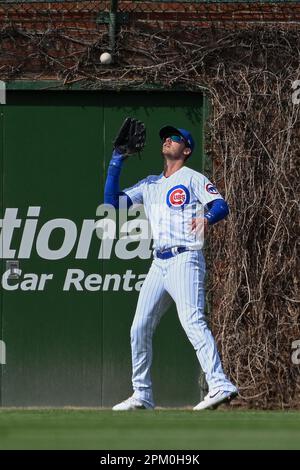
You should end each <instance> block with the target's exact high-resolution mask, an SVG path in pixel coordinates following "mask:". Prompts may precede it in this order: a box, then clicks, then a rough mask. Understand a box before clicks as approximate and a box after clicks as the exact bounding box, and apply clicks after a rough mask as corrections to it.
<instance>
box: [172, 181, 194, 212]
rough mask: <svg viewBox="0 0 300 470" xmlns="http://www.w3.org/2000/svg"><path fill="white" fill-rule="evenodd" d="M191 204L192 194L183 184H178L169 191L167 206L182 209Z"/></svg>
mask: <svg viewBox="0 0 300 470" xmlns="http://www.w3.org/2000/svg"><path fill="white" fill-rule="evenodd" d="M189 202H190V192H189V190H188V188H187V187H186V186H184V185H183V184H178V185H177V186H173V188H171V189H169V191H168V194H167V204H168V206H169V207H172V208H174V209H181V208H182V207H184V206H185V205H186V204H188V203H189Z"/></svg>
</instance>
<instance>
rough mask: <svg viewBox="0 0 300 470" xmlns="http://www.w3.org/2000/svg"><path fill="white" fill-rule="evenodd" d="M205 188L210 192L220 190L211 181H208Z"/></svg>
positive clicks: (214, 192) (213, 192)
mask: <svg viewBox="0 0 300 470" xmlns="http://www.w3.org/2000/svg"><path fill="white" fill-rule="evenodd" d="M205 189H206V191H207V192H208V193H209V194H219V191H218V190H217V188H216V187H215V186H214V185H213V184H211V183H207V185H206V186H205Z"/></svg>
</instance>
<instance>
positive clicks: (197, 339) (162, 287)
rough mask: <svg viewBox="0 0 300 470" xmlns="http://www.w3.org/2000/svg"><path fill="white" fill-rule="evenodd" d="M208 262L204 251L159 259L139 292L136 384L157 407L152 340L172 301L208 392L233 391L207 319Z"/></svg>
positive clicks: (134, 352) (140, 395)
mask: <svg viewBox="0 0 300 470" xmlns="http://www.w3.org/2000/svg"><path fill="white" fill-rule="evenodd" d="M204 278H205V260H204V257H203V253H202V251H201V250H193V251H186V252H184V253H180V254H178V255H176V256H174V257H172V258H169V259H166V260H162V259H159V258H154V260H153V262H152V265H151V267H150V270H149V272H148V274H147V277H146V279H145V281H144V283H143V286H142V288H141V291H140V295H139V299H138V303H137V308H136V313H135V317H134V320H133V323H132V327H131V332H130V335H131V351H132V384H133V390H134V396H135V397H137V398H140V399H141V400H143V401H145V402H147V403H149V404H150V405H151V406H154V402H153V396H152V382H151V375H150V368H151V363H152V336H153V333H154V330H155V328H156V326H157V324H158V323H159V320H160V319H161V317H162V315H163V314H164V313H165V311H166V310H167V309H168V307H169V305H170V303H171V302H172V299H173V300H174V301H175V303H176V307H177V312H178V316H179V320H180V322H181V325H182V327H183V328H184V330H185V332H186V334H187V337H188V338H189V340H190V342H191V343H192V345H193V347H194V349H195V351H196V354H197V357H198V360H199V363H200V365H201V367H202V370H203V371H204V373H205V378H206V381H207V384H208V387H209V391H211V390H213V389H218V390H228V391H234V390H236V387H235V386H234V385H233V384H232V383H231V382H230V381H229V380H228V378H227V377H226V375H225V374H224V372H223V369H222V365H221V361H220V357H219V354H218V351H217V347H216V343H215V340H214V338H213V336H212V334H211V331H210V330H209V328H208V326H207V323H206V318H205V313H204V305H205V290H204Z"/></svg>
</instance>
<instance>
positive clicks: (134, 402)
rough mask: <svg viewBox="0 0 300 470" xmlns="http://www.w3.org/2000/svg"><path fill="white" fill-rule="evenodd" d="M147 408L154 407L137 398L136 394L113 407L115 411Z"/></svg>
mask: <svg viewBox="0 0 300 470" xmlns="http://www.w3.org/2000/svg"><path fill="white" fill-rule="evenodd" d="M146 409H152V407H151V406H148V405H146V404H145V403H144V402H142V401H141V400H139V399H138V398H135V397H134V396H132V397H129V398H127V400H124V401H122V402H121V403H118V404H117V405H115V406H114V407H113V410H114V411H132V410H146Z"/></svg>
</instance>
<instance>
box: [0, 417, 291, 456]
mask: <svg viewBox="0 0 300 470" xmlns="http://www.w3.org/2000/svg"><path fill="white" fill-rule="evenodd" d="M0 449H106V450H113V449H130V450H135V449H146V450H156V449H172V450H175V449H196V450H201V449H209V450H210V449H300V412H298V411H285V412H282V411H239V410H233V411H227V410H217V411H202V412H198V413H196V412H193V411H187V410H182V411H181V410H155V411H136V412H112V411H110V410H89V409H53V410H50V409H44V410H23V409H20V410H18V409H7V410H6V409H2V410H1V411H0Z"/></svg>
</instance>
